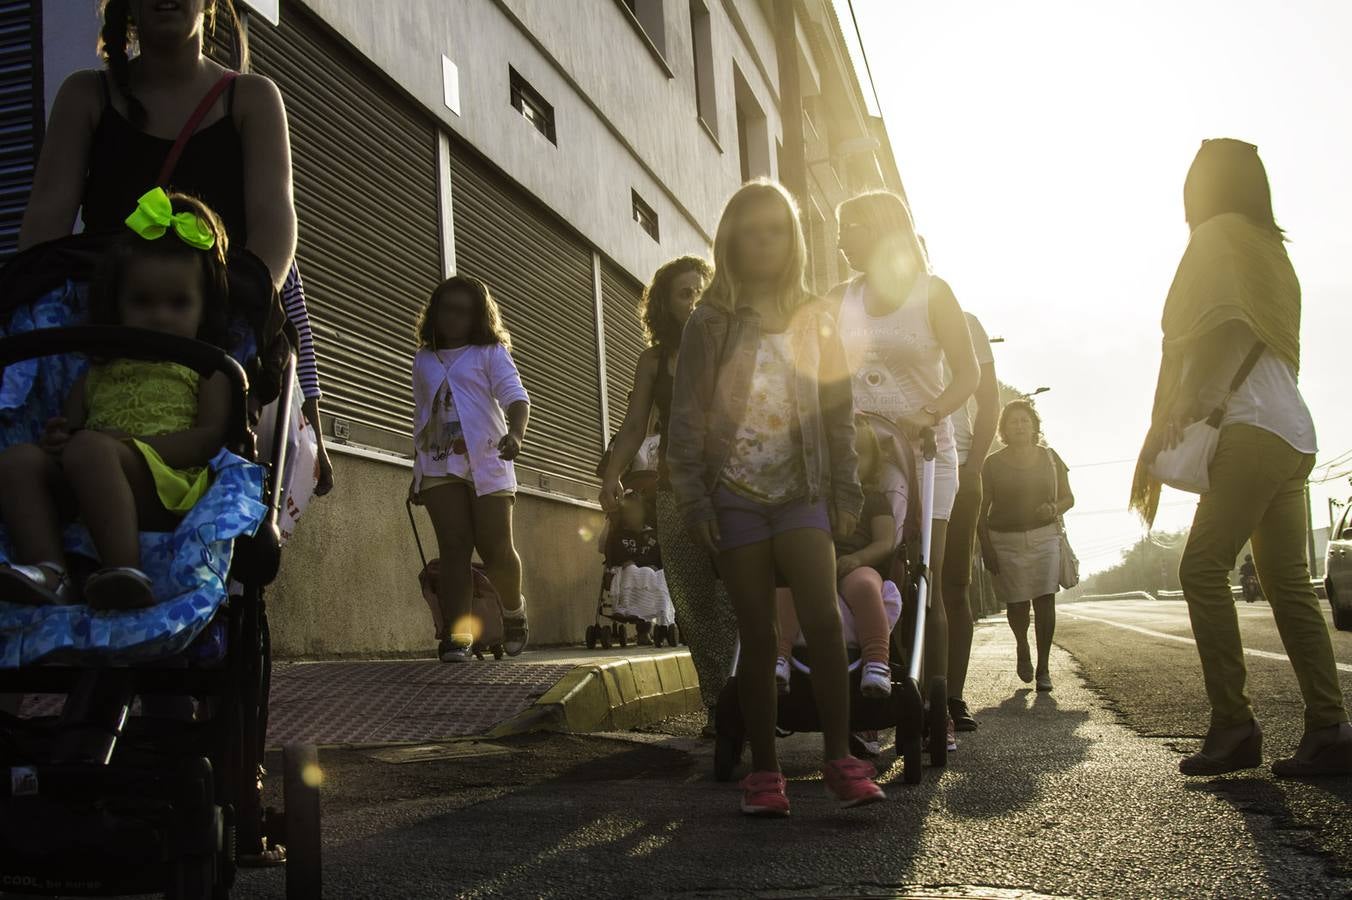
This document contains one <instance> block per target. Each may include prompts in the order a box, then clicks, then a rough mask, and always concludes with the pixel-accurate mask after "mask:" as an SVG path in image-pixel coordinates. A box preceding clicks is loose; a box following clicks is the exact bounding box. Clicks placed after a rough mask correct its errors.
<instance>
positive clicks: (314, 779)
mask: <svg viewBox="0 0 1352 900" xmlns="http://www.w3.org/2000/svg"><path fill="white" fill-rule="evenodd" d="M300 780H301V781H303V782H305V786H306V787H311V788H317V787H319V785H320V782H322V781H323V780H324V771H323V770H322V769H320V768H319V764H318V763H310V764H309V765H308V766H306V767H305V768H303V769H301V770H300Z"/></svg>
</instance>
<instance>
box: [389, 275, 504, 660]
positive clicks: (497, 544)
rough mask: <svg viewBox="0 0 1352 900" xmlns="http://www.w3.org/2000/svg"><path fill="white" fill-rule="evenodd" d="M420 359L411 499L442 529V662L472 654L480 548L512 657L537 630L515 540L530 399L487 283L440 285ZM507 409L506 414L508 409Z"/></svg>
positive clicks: (459, 280) (424, 318)
mask: <svg viewBox="0 0 1352 900" xmlns="http://www.w3.org/2000/svg"><path fill="white" fill-rule="evenodd" d="M417 339H418V352H417V354H415V355H414V357H413V403H414V423H413V448H414V458H413V483H412V484H411V485H410V486H409V496H410V498H411V499H412V500H413V501H414V502H415V503H419V504H421V505H422V506H423V507H424V508H426V510H427V514H428V516H429V517H430V518H431V520H432V527H433V528H434V529H435V530H436V533H437V548H438V550H439V551H440V554H441V577H440V578H439V580H438V585H437V593H438V597H439V599H440V601H441V614H442V615H441V618H442V621H443V622H445V623H446V624H445V630H444V633H443V634H439V635H437V637H438V639H439V641H440V644H439V646H438V648H437V653H438V655H439V656H440V657H441V660H442V661H443V662H463V661H466V660H468V659H470V658H471V647H472V646H473V644H474V640H475V637H476V635H477V634H478V633H479V623H477V622H476V621H475V620H474V618H473V616H472V614H471V608H472V599H473V590H474V582H473V575H472V573H471V570H470V560H471V557H472V556H473V553H474V551H475V550H476V549H477V550H478V551H479V556H480V558H481V559H482V560H483V563H484V568H485V569H486V570H487V575H488V580H489V581H490V582H492V584H493V587H494V588H495V589H496V590H497V592H498V596H499V597H501V598H502V600H503V602H504V604H506V603H512V602H513V600H515V601H516V607H515V608H514V609H506V608H504V609H503V611H502V624H503V645H504V648H505V649H506V651H507V653H508V655H510V656H516V655H517V654H519V653H520V652H521V651H522V650H524V649H525V648H526V641H527V638H528V636H529V629H528V628H527V625H526V603H525V599H524V598H523V597H522V596H521V558H520V557H519V556H518V555H517V553H516V546H515V544H514V542H513V540H512V505H513V503H514V502H515V500H516V473H515V471H514V469H513V466H512V460H513V459H515V458H516V456H517V454H519V453H520V452H521V443H522V441H523V440H525V436H526V422H527V420H528V419H529V418H530V398H529V397H528V396H527V395H526V389H525V388H524V387H522V386H521V376H520V375H519V374H518V373H517V370H516V364H515V363H513V362H512V354H511V338H510V336H509V335H508V334H507V331H506V329H504V328H503V327H502V319H501V317H500V316H499V314H498V307H497V304H496V303H494V302H493V297H492V295H490V294H489V291H488V285H486V284H484V283H483V282H482V281H480V280H478V279H477V278H471V277H469V276H465V275H456V276H453V277H451V278H449V279H447V280H446V281H444V282H442V283H441V285H439V286H438V287H437V289H436V290H434V291H433V292H432V296H431V298H430V299H429V300H428V302H427V306H426V307H424V308H423V311H422V313H421V314H420V315H419V316H418V324H417ZM504 410H505V411H506V413H505V415H504Z"/></svg>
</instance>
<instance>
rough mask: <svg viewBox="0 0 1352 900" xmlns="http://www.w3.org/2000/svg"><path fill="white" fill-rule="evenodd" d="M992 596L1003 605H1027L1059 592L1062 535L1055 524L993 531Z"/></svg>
mask: <svg viewBox="0 0 1352 900" xmlns="http://www.w3.org/2000/svg"><path fill="white" fill-rule="evenodd" d="M990 535H991V543H992V544H993V545H994V547H995V562H996V565H997V566H998V567H999V569H1000V574H999V575H996V576H995V596H996V598H997V599H998V600H999V601H1000V604H1001V605H1002V606H1009V605H1010V604H1011V603H1027V602H1028V601H1030V600H1033V599H1035V598H1037V597H1045V596H1047V595H1048V594H1055V593H1056V592H1057V591H1059V590H1061V532H1060V531H1059V530H1058V529H1057V527H1056V524H1055V523H1053V524H1051V525H1044V526H1042V527H1041V528H1034V529H1033V530H1032V531H992V532H991V533H990Z"/></svg>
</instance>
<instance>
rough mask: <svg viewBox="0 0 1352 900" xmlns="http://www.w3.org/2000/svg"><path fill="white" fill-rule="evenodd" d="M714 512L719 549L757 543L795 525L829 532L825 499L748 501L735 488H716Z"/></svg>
mask: <svg viewBox="0 0 1352 900" xmlns="http://www.w3.org/2000/svg"><path fill="white" fill-rule="evenodd" d="M714 512H715V513H717V515H718V534H719V542H718V549H720V550H736V549H737V548H738V547H746V546H748V545H749V544H759V543H760V542H762V541H768V540H770V539H771V538H773V537H775V536H776V535H780V534H783V533H784V532H786V531H795V530H797V529H799V528H816V529H818V530H820V531H825V532H826V533H827V534H828V535H829V534H830V533H831V517H830V515H829V514H828V513H827V511H826V501H825V500H819V501H817V502H816V503H809V502H808V501H807V500H805V499H800V500H790V501H789V502H788V503H779V504H774V505H770V504H765V503H757V502H756V501H754V500H748V499H747V498H745V497H743V496H742V495H740V494H738V493H737V492H736V491H731V490H728V489H727V488H725V487H720V488H719V489H718V490H717V491H716V492H714Z"/></svg>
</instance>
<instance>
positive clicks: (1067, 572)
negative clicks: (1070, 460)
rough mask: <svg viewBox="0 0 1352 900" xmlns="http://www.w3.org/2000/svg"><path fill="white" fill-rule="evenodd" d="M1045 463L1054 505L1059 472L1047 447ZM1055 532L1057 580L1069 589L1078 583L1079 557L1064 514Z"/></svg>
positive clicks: (1059, 483) (1058, 518)
mask: <svg viewBox="0 0 1352 900" xmlns="http://www.w3.org/2000/svg"><path fill="white" fill-rule="evenodd" d="M1047 464H1048V465H1049V466H1051V469H1052V506H1053V507H1055V506H1057V505H1058V504H1059V503H1060V502H1061V473H1060V472H1058V471H1056V461H1055V460H1054V459H1053V458H1052V451H1051V448H1050V447H1049V448H1047ZM1056 533H1057V536H1058V539H1059V540H1060V542H1061V552H1060V554H1059V556H1060V559H1061V571H1060V572H1059V573H1058V574H1057V581H1058V582H1060V584H1061V587H1063V588H1066V589H1067V590H1069V589H1070V588H1073V587H1075V585H1077V584H1079V583H1080V558H1079V557H1078V556H1076V555H1075V549H1074V548H1073V547H1071V546H1070V535H1068V534H1066V519H1065V517H1064V516H1057V517H1056Z"/></svg>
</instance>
